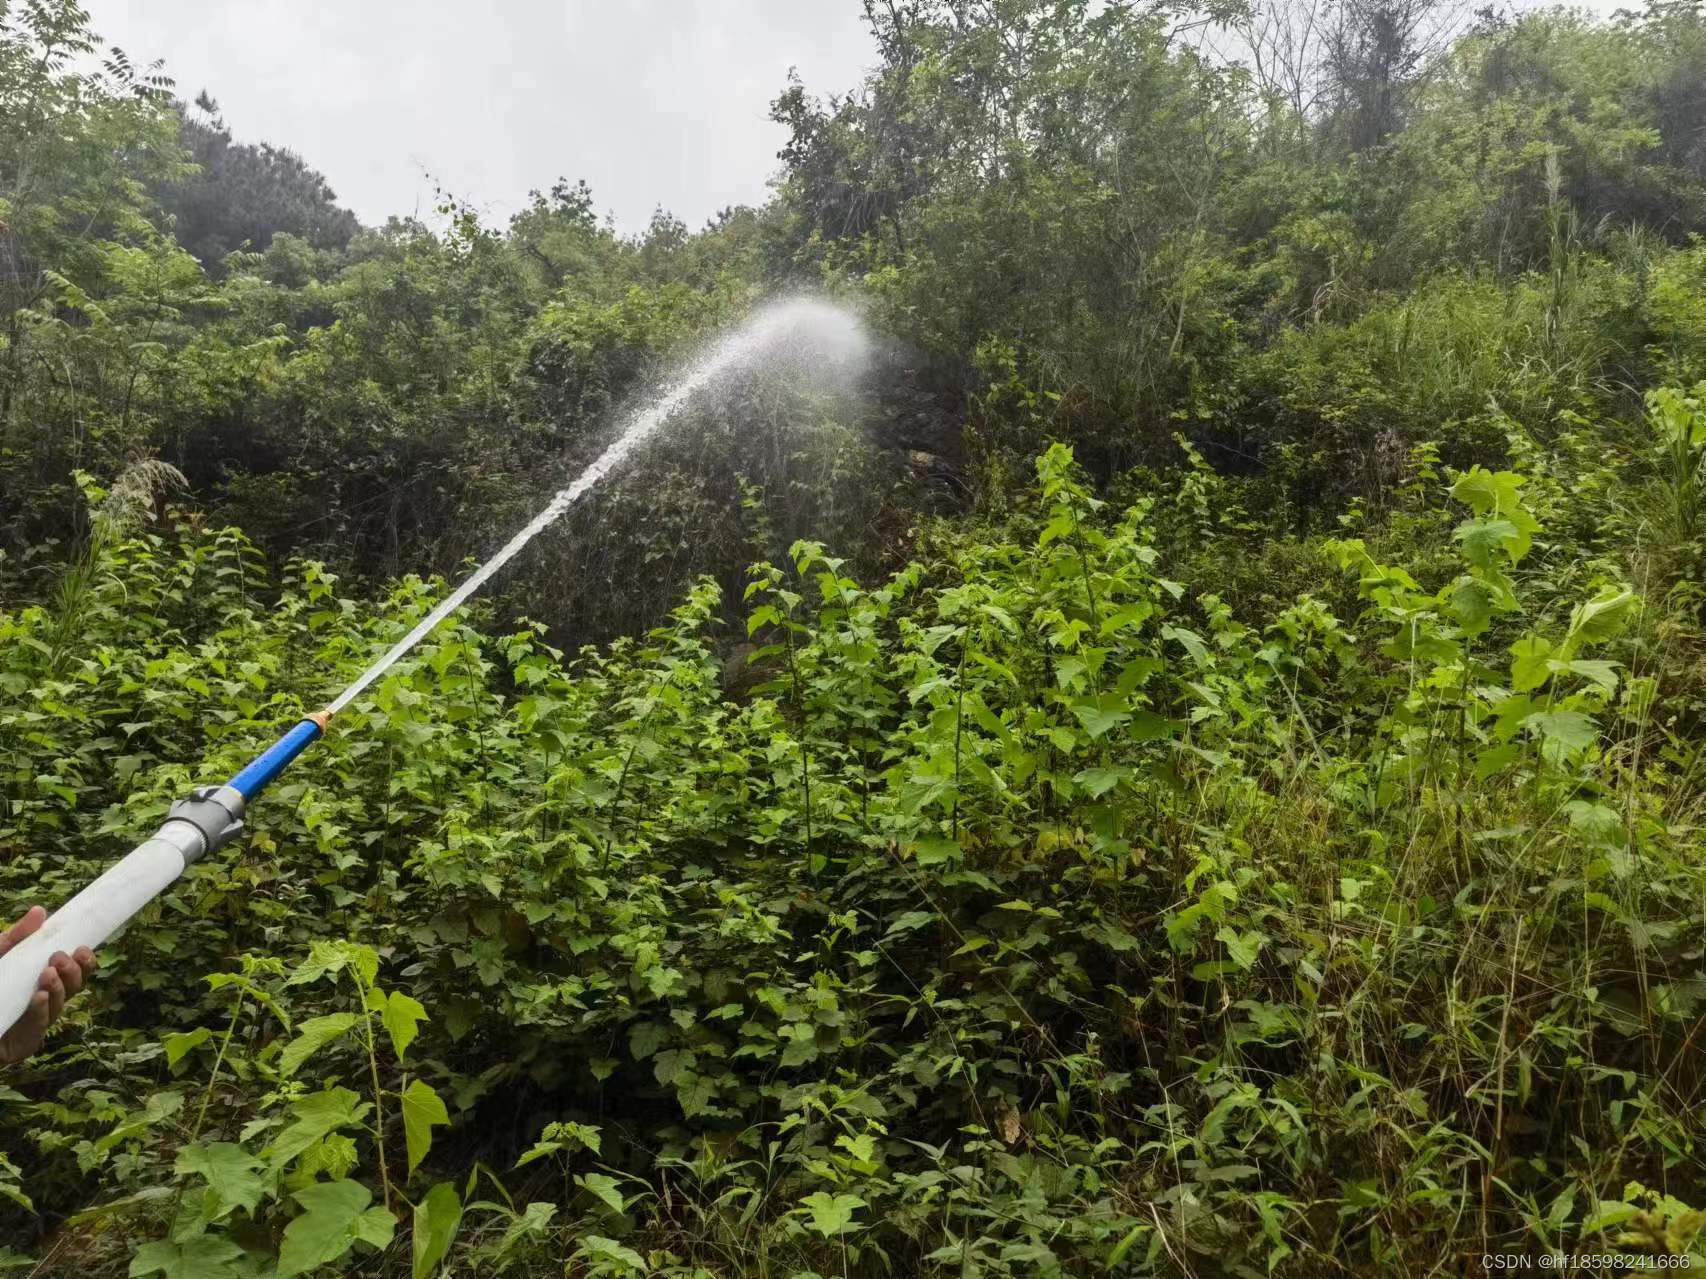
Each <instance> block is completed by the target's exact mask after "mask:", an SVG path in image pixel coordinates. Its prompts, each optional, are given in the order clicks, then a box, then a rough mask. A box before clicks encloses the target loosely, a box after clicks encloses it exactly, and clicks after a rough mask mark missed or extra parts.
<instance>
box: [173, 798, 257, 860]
mask: <svg viewBox="0 0 1706 1279" xmlns="http://www.w3.org/2000/svg"><path fill="white" fill-rule="evenodd" d="M246 807H247V805H246V804H245V802H244V800H243V794H242V792H241V791H236V790H233V789H232V788H231V787H229V786H203V787H201V788H200V789H199V790H193V791H191V792H190V795H189V798H188V799H180V800H178V801H177V803H175V804H173V805H172V807H171V808H170V809H169V810H167V813H166V823H167V825H168V826H169V825H170V824H171V823H172V822H183V823H185V824H186V825H188V826H191V827H193V828H194V829H195V830H196V831H197V832H198V833H199V834H200V835H201V849H200V851H198V852H196V853H194V854H193V855H192V854H190V853H189V852H187V851H186V853H185V855H184V865H186V866H188V865H189V864H190V863H191V862H193V861H195V860H196V859H197V858H199V857H203V856H205V855H206V854H208V853H211V852H212V851H213V850H214V849H216V848H220V847H223V846H224V845H226V844H228V843H230V842H231V841H232V840H233V839H235V838H236V837H237V836H238V835H239V834H240V833H241V832H242V830H243V810H244V808H246Z"/></svg>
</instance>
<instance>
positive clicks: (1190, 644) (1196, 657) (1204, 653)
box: [1161, 626, 1214, 670]
mask: <svg viewBox="0 0 1706 1279" xmlns="http://www.w3.org/2000/svg"><path fill="white" fill-rule="evenodd" d="M1161 634H1162V636H1163V637H1164V638H1166V639H1170V640H1172V641H1173V642H1174V643H1176V644H1182V645H1183V646H1184V649H1185V651H1186V652H1187V653H1189V654H1190V655H1191V660H1192V661H1193V662H1195V663H1196V664H1197V666H1199V667H1200V668H1202V669H1203V670H1207V669H1208V668H1209V667H1210V666H1212V665H1214V661H1213V659H1212V658H1210V657H1209V655H1208V645H1206V644H1204V643H1203V642H1202V637H1201V636H1200V635H1198V634H1197V633H1196V632H1195V631H1191V630H1186V629H1185V628H1184V627H1183V626H1163V627H1162V628H1161Z"/></svg>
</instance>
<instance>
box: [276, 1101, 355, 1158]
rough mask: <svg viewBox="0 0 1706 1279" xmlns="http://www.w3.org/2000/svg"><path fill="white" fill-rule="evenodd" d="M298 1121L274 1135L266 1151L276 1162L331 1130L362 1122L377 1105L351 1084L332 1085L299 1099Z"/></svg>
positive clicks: (303, 1148)
mask: <svg viewBox="0 0 1706 1279" xmlns="http://www.w3.org/2000/svg"><path fill="white" fill-rule="evenodd" d="M291 1109H292V1111H293V1112H294V1113H295V1115H296V1122H295V1123H293V1124H291V1125H290V1126H289V1127H288V1128H286V1129H285V1130H284V1131H283V1132H281V1133H279V1135H278V1136H277V1137H275V1138H274V1139H273V1142H272V1144H271V1145H270V1146H268V1147H267V1149H266V1151H265V1152H264V1153H266V1154H267V1155H268V1156H269V1157H270V1158H271V1159H272V1161H273V1163H274V1164H275V1165H282V1164H285V1163H288V1162H289V1161H290V1160H292V1159H294V1158H295V1157H296V1156H297V1155H299V1154H301V1153H302V1152H303V1151H304V1150H306V1149H307V1148H308V1147H309V1146H311V1145H313V1144H314V1143H315V1142H317V1141H319V1140H320V1139H321V1138H322V1137H324V1136H325V1135H326V1134H327V1133H329V1132H335V1131H336V1130H338V1129H339V1128H351V1127H354V1126H355V1125H356V1124H359V1123H360V1122H361V1121H362V1119H363V1118H364V1117H365V1116H366V1114H367V1112H368V1111H369V1110H371V1109H373V1107H372V1106H371V1105H370V1104H369V1103H367V1102H365V1101H363V1100H362V1099H361V1098H360V1097H359V1096H357V1095H356V1094H355V1093H353V1092H351V1091H350V1090H349V1089H348V1088H329V1089H327V1090H326V1091H324V1092H318V1093H311V1094H309V1095H308V1096H306V1097H304V1098H302V1099H301V1100H300V1101H297V1102H295V1103H294V1104H293V1105H292V1107H291Z"/></svg>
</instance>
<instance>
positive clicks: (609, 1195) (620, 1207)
mask: <svg viewBox="0 0 1706 1279" xmlns="http://www.w3.org/2000/svg"><path fill="white" fill-rule="evenodd" d="M575 1182H576V1184H577V1185H580V1186H582V1187H584V1188H585V1189H586V1190H588V1191H590V1192H592V1193H593V1194H594V1195H597V1196H598V1198H599V1199H600V1200H602V1201H603V1203H604V1205H605V1206H606V1207H607V1208H609V1209H610V1211H611V1212H615V1213H621V1212H626V1211H627V1210H628V1201H627V1200H626V1199H624V1198H623V1197H622V1192H621V1191H620V1190H619V1189H617V1185H618V1183H617V1181H616V1178H614V1177H610V1176H606V1175H605V1174H604V1173H601V1172H589V1173H587V1174H586V1175H585V1176H584V1177H576V1178H575Z"/></svg>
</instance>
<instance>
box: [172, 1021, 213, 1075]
mask: <svg viewBox="0 0 1706 1279" xmlns="http://www.w3.org/2000/svg"><path fill="white" fill-rule="evenodd" d="M212 1038H213V1032H212V1031H211V1030H209V1029H208V1028H207V1027H206V1026H197V1027H196V1028H195V1029H194V1030H191V1031H186V1032H185V1033H183V1034H181V1035H167V1036H166V1037H165V1039H163V1040H162V1041H161V1042H162V1043H163V1044H165V1046H166V1064H167V1065H168V1066H176V1065H177V1064H178V1063H179V1062H180V1061H182V1060H183V1058H184V1054H185V1053H188V1052H192V1051H193V1050H195V1049H197V1048H199V1047H201V1045H203V1044H205V1043H206V1042H207V1041H208V1040H210V1039H212Z"/></svg>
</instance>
